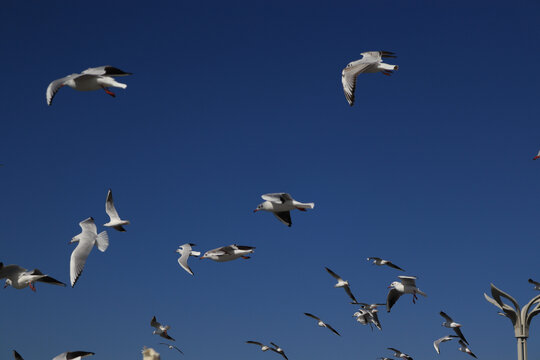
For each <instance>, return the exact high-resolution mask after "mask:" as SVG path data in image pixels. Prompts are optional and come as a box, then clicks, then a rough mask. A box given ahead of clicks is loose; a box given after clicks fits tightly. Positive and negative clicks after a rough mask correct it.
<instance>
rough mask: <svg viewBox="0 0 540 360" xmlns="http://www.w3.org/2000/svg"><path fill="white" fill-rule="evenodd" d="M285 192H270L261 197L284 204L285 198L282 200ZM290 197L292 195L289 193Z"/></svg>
mask: <svg viewBox="0 0 540 360" xmlns="http://www.w3.org/2000/svg"><path fill="white" fill-rule="evenodd" d="M284 194H285V193H270V194H264V195H262V196H261V198H262V199H263V200H266V201H270V202H273V203H278V204H282V203H283V200H282V196H283V195H284ZM287 195H289V194H287ZM289 197H290V195H289Z"/></svg>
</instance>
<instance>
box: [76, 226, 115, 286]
mask: <svg viewBox="0 0 540 360" xmlns="http://www.w3.org/2000/svg"><path fill="white" fill-rule="evenodd" d="M79 226H80V227H81V229H82V232H81V233H80V234H79V235H77V236H75V237H73V239H71V241H70V242H69V243H70V244H71V243H74V242H77V241H78V242H79V244H78V245H77V247H76V248H75V250H73V252H72V253H71V261H70V264H69V270H70V271H69V272H70V278H71V287H74V286H75V283H76V282H77V280H78V279H79V276H81V273H82V271H83V268H84V264H85V263H86V258H87V257H88V255H89V254H90V251H92V248H93V247H94V245H96V246H97V248H98V250H99V251H101V252H105V250H107V248H108V247H109V236H108V235H107V232H106V231H102V232H100V233H99V234H98V233H97V228H96V223H95V222H94V218H92V217H89V218H88V219H85V220H83V221H81V222H80V223H79Z"/></svg>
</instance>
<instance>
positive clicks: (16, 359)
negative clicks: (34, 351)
mask: <svg viewBox="0 0 540 360" xmlns="http://www.w3.org/2000/svg"><path fill="white" fill-rule="evenodd" d="M13 357H14V358H15V360H24V359H23V357H22V356H21V355H19V353H18V352H16V351H15V350H13Z"/></svg>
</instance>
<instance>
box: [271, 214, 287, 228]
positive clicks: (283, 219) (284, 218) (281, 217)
mask: <svg viewBox="0 0 540 360" xmlns="http://www.w3.org/2000/svg"><path fill="white" fill-rule="evenodd" d="M272 214H274V216H275V217H277V218H278V220H279V221H281V222H282V223H284V224H285V225H287V226H288V227H290V226H291V225H292V220H291V212H290V211H280V212H272Z"/></svg>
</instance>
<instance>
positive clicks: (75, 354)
mask: <svg viewBox="0 0 540 360" xmlns="http://www.w3.org/2000/svg"><path fill="white" fill-rule="evenodd" d="M91 355H94V353H93V352H89V351H67V352H65V353H61V354H60V355H57V356H55V357H54V358H53V360H81V359H82V358H83V357H87V356H91Z"/></svg>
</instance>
